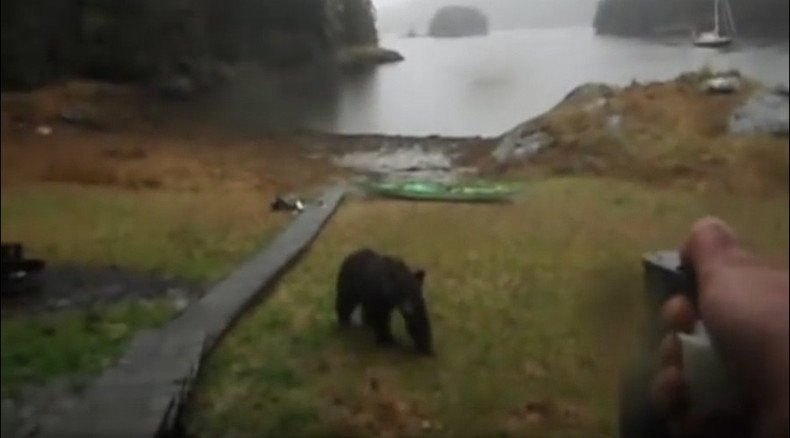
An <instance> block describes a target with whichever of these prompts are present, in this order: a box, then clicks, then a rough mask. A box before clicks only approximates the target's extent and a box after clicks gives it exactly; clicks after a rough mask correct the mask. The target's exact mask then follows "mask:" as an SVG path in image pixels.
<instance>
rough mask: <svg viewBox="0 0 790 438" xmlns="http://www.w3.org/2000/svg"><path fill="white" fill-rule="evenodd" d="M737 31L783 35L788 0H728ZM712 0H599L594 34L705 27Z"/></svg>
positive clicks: (698, 28) (643, 32)
mask: <svg viewBox="0 0 790 438" xmlns="http://www.w3.org/2000/svg"><path fill="white" fill-rule="evenodd" d="M729 3H730V6H731V8H732V12H733V16H734V19H735V24H736V28H737V31H738V33H739V34H741V35H746V36H753V37H771V38H787V36H788V29H789V27H788V9H789V8H788V0H729ZM713 8H714V0H602V1H601V2H600V3H599V4H598V10H597V12H596V15H595V21H594V26H595V29H596V31H597V32H598V33H601V34H611V35H623V36H639V35H651V34H656V33H663V32H672V31H674V32H681V31H692V30H707V29H709V28H710V26H712V22H713Z"/></svg>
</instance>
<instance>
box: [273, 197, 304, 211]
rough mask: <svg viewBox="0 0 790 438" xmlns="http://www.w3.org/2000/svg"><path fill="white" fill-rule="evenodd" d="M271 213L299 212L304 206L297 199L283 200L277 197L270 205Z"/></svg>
mask: <svg viewBox="0 0 790 438" xmlns="http://www.w3.org/2000/svg"><path fill="white" fill-rule="evenodd" d="M271 207H272V211H293V212H297V213H299V212H301V211H302V210H304V204H303V203H302V201H301V200H299V199H291V198H284V197H282V196H277V197H276V198H274V201H272V203H271Z"/></svg>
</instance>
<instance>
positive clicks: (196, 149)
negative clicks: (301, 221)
mask: <svg viewBox="0 0 790 438" xmlns="http://www.w3.org/2000/svg"><path fill="white" fill-rule="evenodd" d="M4 115H5V113H4ZM4 119H5V117H4ZM272 146H275V147H272ZM291 146H292V145H289V144H287V142H282V141H270V140H262V141H248V140H243V139H229V138H227V137H222V136H216V135H214V133H212V132H199V130H195V131H194V132H190V133H186V134H185V133H176V134H174V133H172V132H158V131H153V132H147V131H144V130H131V131H117V130H108V131H86V130H80V129H74V128H73V127H69V126H61V125H56V126H55V130H54V133H53V134H52V135H51V136H48V137H43V136H37V135H35V134H31V133H29V132H25V131H17V130H15V128H14V127H13V126H8V125H5V124H4V127H3V137H2V198H1V199H0V231H1V232H2V236H3V242H6V241H17V242H23V243H24V244H25V251H26V253H28V254H30V255H31V256H33V257H41V258H43V259H44V260H46V261H47V262H48V263H51V264H61V263H64V264H76V265H83V266H95V267H105V266H117V267H119V268H122V269H127V270H133V271H140V272H153V273H158V274H161V275H162V276H173V277H176V278H179V279H182V280H184V281H187V282H189V283H191V284H201V285H209V284H210V283H211V282H213V281H216V280H218V279H220V278H221V277H222V276H224V275H226V274H227V273H228V272H230V271H231V270H232V269H233V268H234V267H235V266H236V265H237V264H238V263H239V262H241V261H242V260H243V259H244V258H245V257H247V256H248V255H249V254H250V253H251V252H252V251H254V250H255V249H256V248H259V247H261V246H262V245H264V244H265V242H266V241H267V240H268V239H269V238H270V237H271V236H273V235H274V234H275V233H276V232H277V231H278V230H279V229H280V228H281V227H282V226H283V225H284V224H285V223H287V221H288V216H287V215H273V214H271V212H270V211H269V202H270V201H271V199H272V198H273V196H274V195H275V193H278V192H288V191H290V190H292V189H294V188H295V187H311V186H314V185H316V184H317V183H318V182H319V181H320V180H321V179H322V178H324V177H326V174H327V172H323V171H322V170H323V169H322V168H321V167H320V166H321V165H320V163H314V162H309V163H307V162H306V160H305V159H304V158H303V157H301V156H300V155H299V154H298V153H294V152H296V149H295V147H294V148H292V149H290V148H291ZM171 304H172V303H170V302H169V301H168V300H167V299H164V298H163V299H161V300H155V301H153V302H150V303H148V302H143V303H134V302H130V303H116V304H112V305H110V306H109V307H101V308H98V309H91V310H90V312H89V311H88V310H87V309H83V310H73V311H68V312H65V313H64V312H60V311H59V312H53V313H48V314H43V315H23V314H15V315H13V316H10V317H6V316H4V318H3V320H2V322H1V324H2V333H3V336H2V351H3V355H2V362H1V365H2V371H3V372H2V388H3V394H4V396H5V395H7V394H9V391H11V392H13V390H16V389H17V388H18V387H20V386H23V385H25V384H28V383H46V382H47V381H48V380H50V379H53V378H56V377H60V376H69V375H73V374H84V373H93V372H95V371H98V370H100V369H102V367H103V366H104V365H106V364H108V363H112V362H113V361H114V360H115V358H117V357H118V355H119V354H120V353H122V352H123V348H124V346H125V345H126V344H127V342H128V340H129V339H131V337H132V336H133V334H134V332H135V331H136V330H138V329H140V328H144V327H151V326H155V325H157V324H159V323H162V322H164V321H166V320H168V319H169V318H170V317H171V316H172V315H173V312H174V308H173V306H172V305H171ZM91 312H92V313H94V315H91V314H90V313H91ZM96 316H98V323H96V324H92V325H88V326H86V325H85V324H84V322H85V321H86V320H88V321H90V320H92V318H93V319H96Z"/></svg>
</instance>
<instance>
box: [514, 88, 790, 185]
mask: <svg viewBox="0 0 790 438" xmlns="http://www.w3.org/2000/svg"><path fill="white" fill-rule="evenodd" d="M745 84H746V85H745V86H744V89H743V90H742V91H741V92H739V93H736V94H732V95H708V94H705V93H703V92H701V91H700V90H699V82H698V78H697V77H696V76H694V75H689V76H684V77H681V78H679V79H677V80H675V81H671V82H667V83H658V84H648V85H637V86H631V87H627V88H625V89H622V90H619V91H618V92H616V93H615V96H614V97H613V98H611V99H610V100H609V101H608V102H607V104H606V105H604V106H601V107H591V106H589V105H575V106H574V105H567V106H561V107H560V108H559V109H557V110H556V111H554V112H552V113H550V114H548V115H547V117H546V118H545V121H544V128H545V129H546V130H548V131H549V132H550V133H551V134H552V135H554V136H555V137H556V139H557V144H556V145H555V147H553V148H551V149H550V150H547V151H545V152H544V153H542V154H540V155H539V156H538V157H536V159H535V161H534V163H536V164H538V165H542V166H544V167H547V168H549V169H550V170H551V171H552V172H553V173H592V174H597V175H606V176H608V177H621V178H626V179H630V180H636V181H642V182H648V183H658V184H662V185H676V186H680V187H686V188H695V189H703V190H707V189H723V190H727V191H734V192H738V193H744V194H745V193H751V194H767V193H775V192H785V193H786V192H787V190H788V174H789V173H790V172H789V171H788V168H789V167H790V160H788V147H787V137H781V138H780V137H771V136H767V135H765V136H757V135H755V136H732V135H729V134H728V133H727V121H728V118H729V115H730V114H731V113H732V110H733V109H734V108H735V107H737V106H738V105H740V104H742V103H743V102H744V101H745V100H746V99H747V98H748V96H749V95H750V94H751V93H753V92H754V91H755V90H756V89H757V88H758V86H757V85H756V84H753V83H750V82H748V81H747V82H745ZM530 170H531V169H520V170H516V171H515V173H516V174H519V173H524V172H525V171H526V172H529V171H530Z"/></svg>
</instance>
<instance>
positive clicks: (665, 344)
mask: <svg viewBox="0 0 790 438" xmlns="http://www.w3.org/2000/svg"><path fill="white" fill-rule="evenodd" d="M658 357H659V363H660V364H661V366H662V367H673V366H674V367H678V368H681V367H682V366H683V348H682V347H681V345H680V339H679V338H678V335H677V334H675V333H667V335H666V336H664V339H662V340H661V345H659V347H658Z"/></svg>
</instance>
